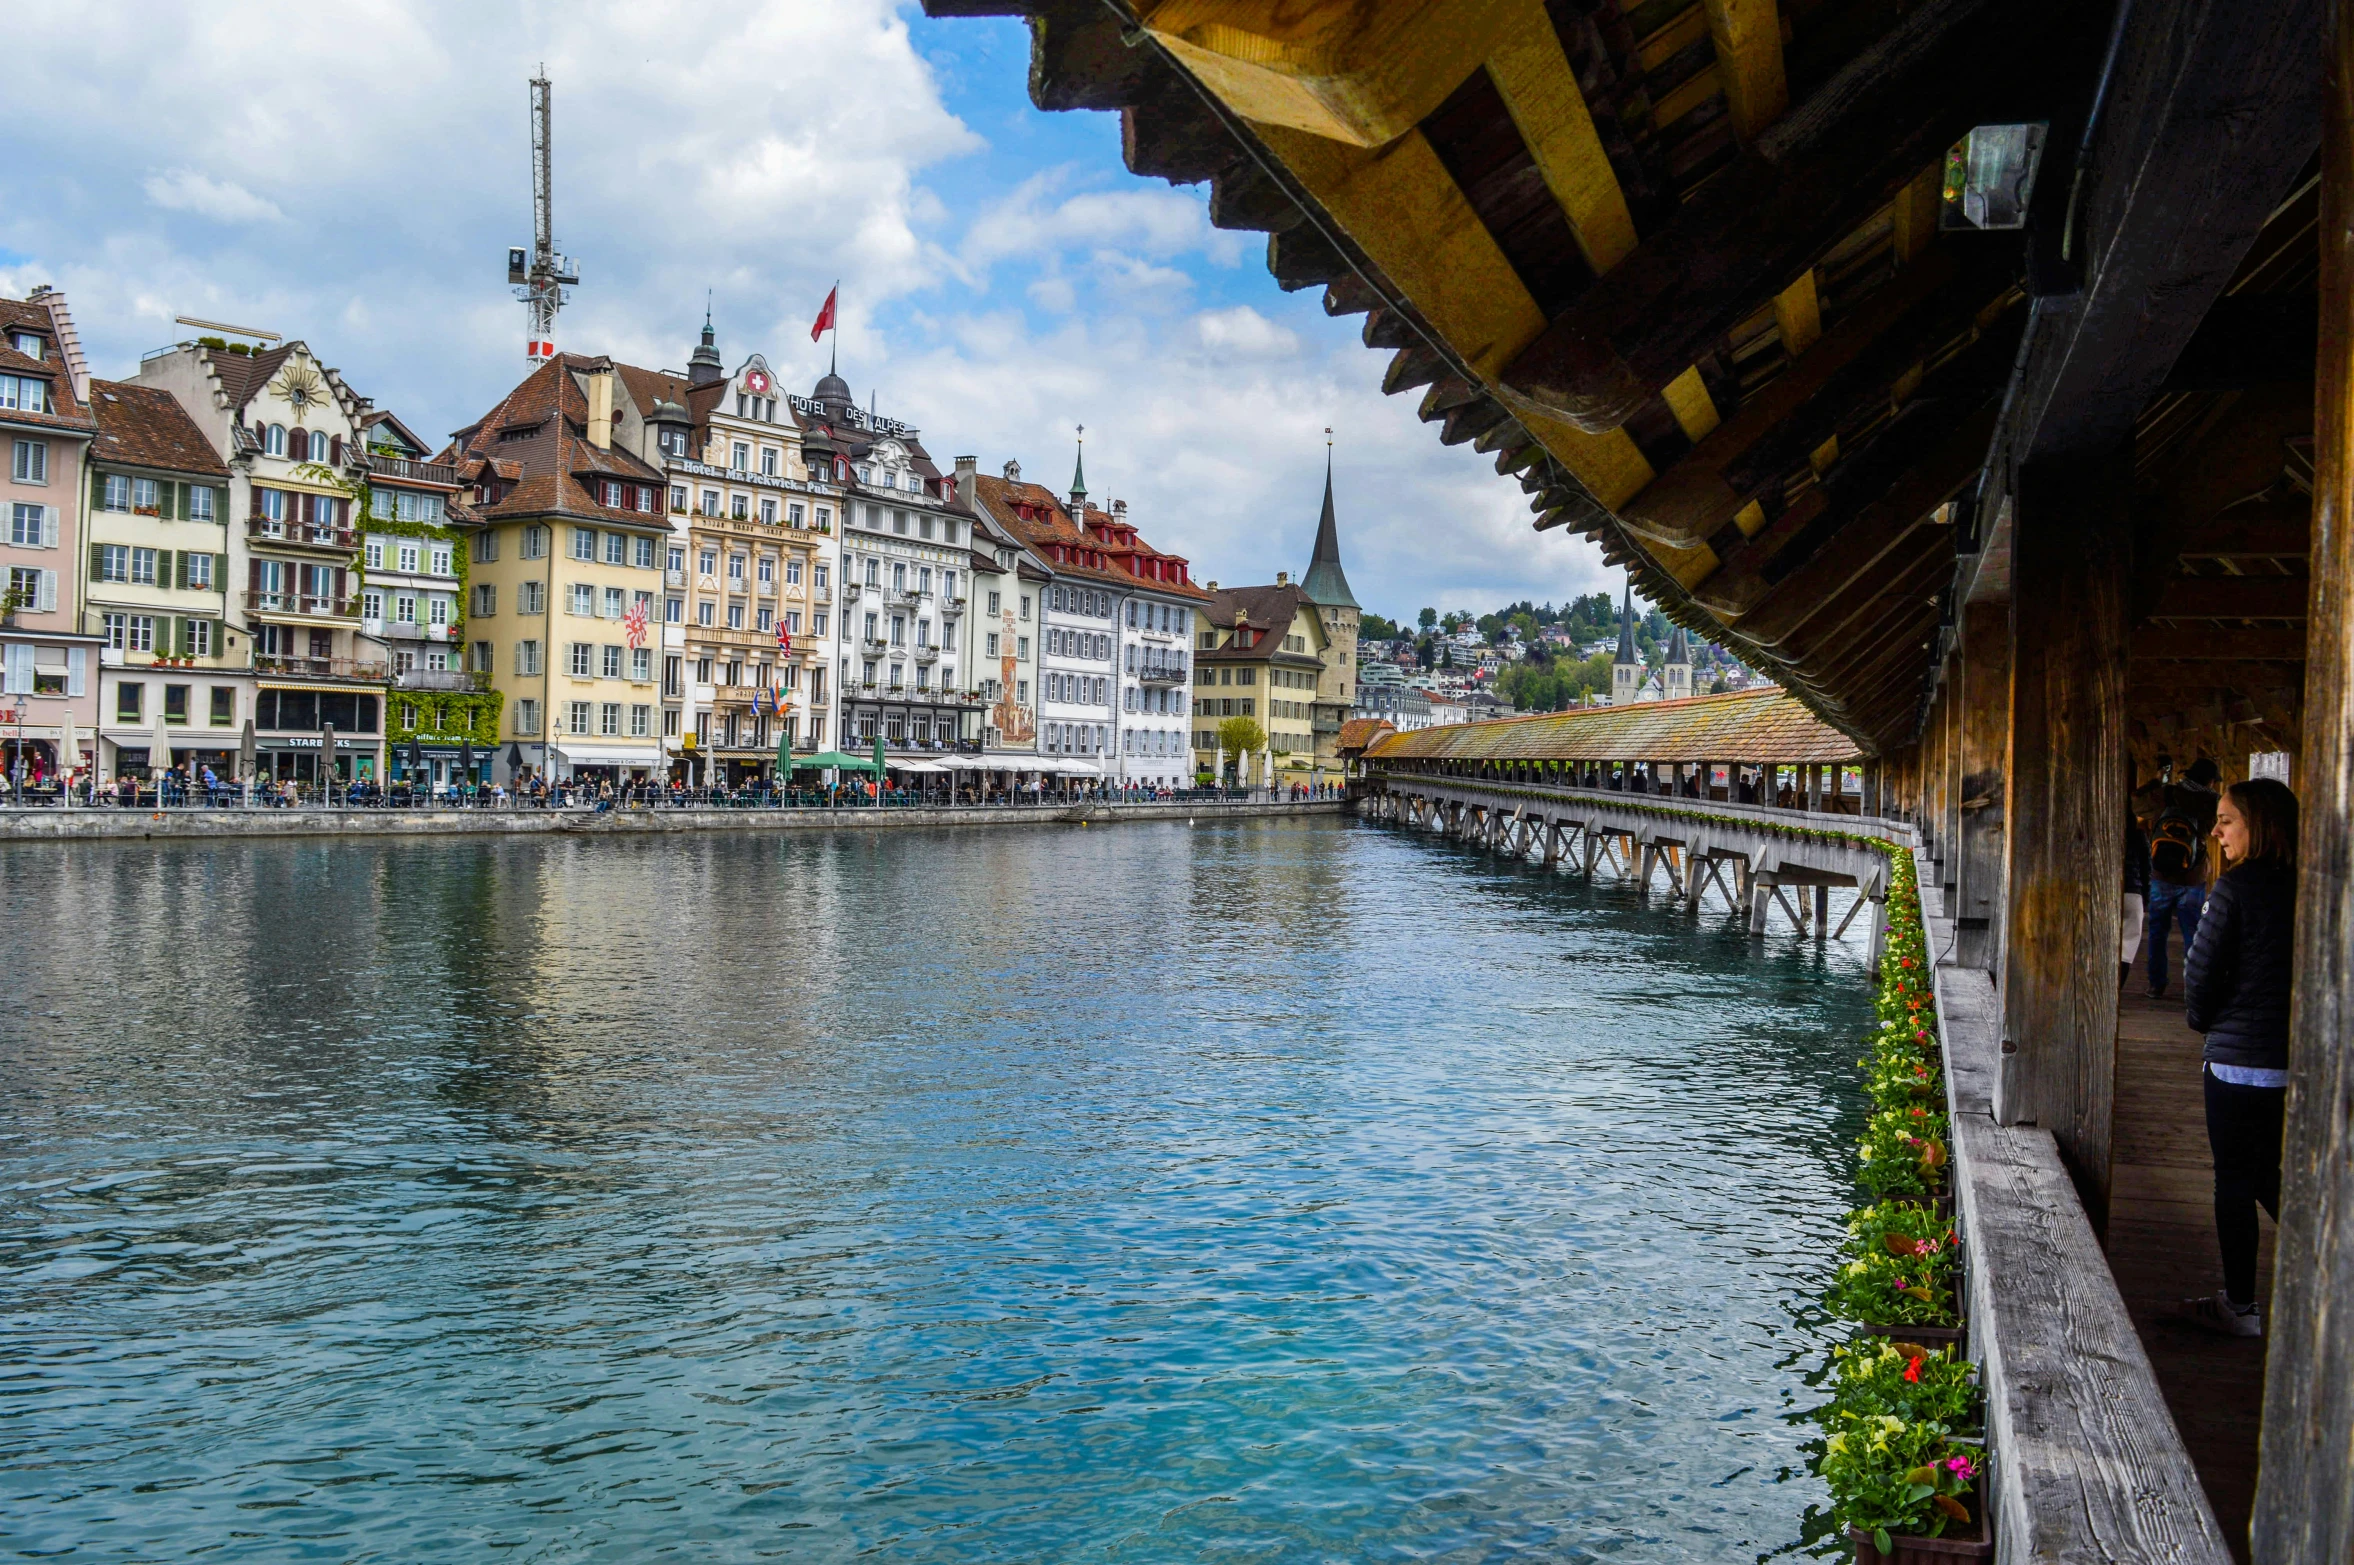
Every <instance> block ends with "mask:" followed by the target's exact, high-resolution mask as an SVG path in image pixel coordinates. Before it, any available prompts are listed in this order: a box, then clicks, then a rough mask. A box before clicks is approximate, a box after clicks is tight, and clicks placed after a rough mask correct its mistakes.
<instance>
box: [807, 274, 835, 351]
mask: <svg viewBox="0 0 2354 1565" xmlns="http://www.w3.org/2000/svg"><path fill="white" fill-rule="evenodd" d="M841 291H842V285H841V284H840V283H836V284H834V286H833V287H831V288H829V289H827V290H826V302H825V308H824V309H822V310H819V311H818V312H817V319H816V320H815V321H813V322H811V323H810V327H809V340H810V341H811V342H815V341H817V339H818V338H820V337H822V336H824V335H825V334H826V333H827V332H828V331H830V330H832V329H833V324H834V296H835V295H836V294H838V293H840V292H841Z"/></svg>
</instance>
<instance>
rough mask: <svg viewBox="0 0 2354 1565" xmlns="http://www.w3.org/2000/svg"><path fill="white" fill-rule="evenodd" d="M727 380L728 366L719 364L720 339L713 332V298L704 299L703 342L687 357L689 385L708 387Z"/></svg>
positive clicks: (696, 345) (706, 297)
mask: <svg viewBox="0 0 2354 1565" xmlns="http://www.w3.org/2000/svg"><path fill="white" fill-rule="evenodd" d="M725 379H727V366H726V365H724V364H722V363H720V362H719V339H718V338H717V337H715V336H714V335H713V334H712V331H711V297H710V295H709V294H705V295H704V297H703V340H702V341H701V342H699V343H697V344H695V351H694V352H693V353H691V354H689V355H687V384H688V385H690V386H708V385H710V384H711V383H712V382H713V381H715V380H725Z"/></svg>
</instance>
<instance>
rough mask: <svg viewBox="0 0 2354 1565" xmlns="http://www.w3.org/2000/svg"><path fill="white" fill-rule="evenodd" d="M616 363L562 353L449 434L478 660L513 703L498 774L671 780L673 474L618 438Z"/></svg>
mask: <svg viewBox="0 0 2354 1565" xmlns="http://www.w3.org/2000/svg"><path fill="white" fill-rule="evenodd" d="M614 382H615V375H614V365H613V361H612V360H610V359H607V358H601V357H600V358H588V357H584V356H582V355H579V354H560V355H558V356H557V357H556V358H554V359H551V360H549V361H548V362H547V363H546V364H544V365H542V366H541V367H539V368H538V369H535V370H533V371H532V372H531V374H530V375H529V376H528V377H526V378H525V379H524V381H523V382H522V384H521V385H519V386H517V387H516V388H515V389H514V390H513V391H512V392H510V393H508V394H507V396H506V398H505V399H504V400H503V401H501V402H500V403H499V404H498V406H497V407H495V408H493V409H492V410H491V411H490V412H489V413H488V414H486V415H485V416H484V417H482V418H481V419H480V420H478V421H477V422H475V423H474V424H472V425H470V426H469V427H467V428H465V429H462V430H460V431H458V433H457V434H456V435H455V436H453V437H452V443H451V446H450V448H449V449H448V450H447V451H445V452H444V453H443V455H442V456H441V457H440V458H439V460H441V461H443V462H449V463H454V464H456V465H457V466H458V467H459V469H460V471H461V475H462V477H463V478H464V480H465V481H466V483H467V484H468V485H469V486H470V489H471V494H472V498H473V502H474V508H475V511H476V514H477V515H478V516H479V517H480V518H481V521H482V527H481V529H480V531H478V532H477V533H476V534H475V535H474V540H473V545H472V549H473V560H472V570H471V572H470V573H469V574H470V580H471V588H470V593H469V598H470V601H469V602H468V605H467V609H468V613H467V636H468V639H469V646H468V654H469V661H470V663H471V664H472V665H473V666H474V667H476V668H483V667H487V668H488V670H489V672H490V675H491V681H492V686H493V688H494V689H496V690H497V691H499V693H500V694H501V695H502V696H503V697H504V702H503V706H504V710H503V712H502V713H501V728H502V730H503V731H502V733H501V735H500V738H501V740H502V743H501V745H500V749H499V754H498V757H497V760H496V763H495V765H494V771H493V775H494V776H495V777H497V778H499V779H500V780H505V779H507V778H508V777H510V776H511V775H516V774H519V773H531V774H534V775H538V776H543V777H546V778H549V779H551V780H553V781H559V782H561V781H566V780H571V781H575V782H580V783H585V784H596V783H602V782H611V783H614V784H616V785H618V784H623V783H627V782H631V781H637V780H644V779H649V778H655V777H658V776H659V775H660V771H661V766H660V763H661V753H662V752H661V742H660V734H661V720H660V716H659V713H660V710H661V698H660V694H659V686H658V685H657V683H656V671H657V665H658V659H659V657H660V640H661V618H662V615H661V605H660V601H659V600H660V597H661V590H662V572H663V564H664V560H665V557H666V550H667V546H668V543H669V539H670V522H669V518H668V516H667V515H666V514H665V506H664V487H665V480H664V475H663V474H662V472H661V471H660V470H658V469H656V468H654V467H653V466H651V465H649V464H648V463H647V462H646V461H644V460H643V459H642V458H640V457H638V456H636V455H634V454H633V453H632V452H631V451H629V450H628V449H627V448H626V446H625V444H624V443H622V442H617V441H616V440H615V438H614V426H615V415H614V403H615V384H614Z"/></svg>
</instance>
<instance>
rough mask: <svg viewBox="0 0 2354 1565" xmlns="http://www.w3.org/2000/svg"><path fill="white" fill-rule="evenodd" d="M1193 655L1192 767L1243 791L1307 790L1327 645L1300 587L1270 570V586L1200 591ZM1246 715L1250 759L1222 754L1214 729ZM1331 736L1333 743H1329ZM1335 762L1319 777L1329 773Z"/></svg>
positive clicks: (1317, 617) (1217, 730)
mask: <svg viewBox="0 0 2354 1565" xmlns="http://www.w3.org/2000/svg"><path fill="white" fill-rule="evenodd" d="M1209 588H1210V601H1209V603H1208V604H1206V605H1205V606H1203V608H1202V609H1201V610H1200V611H1199V615H1200V617H1199V619H1198V620H1197V621H1196V630H1195V639H1196V643H1197V645H1196V647H1195V649H1194V654H1193V714H1194V716H1193V749H1194V766H1195V768H1196V769H1197V770H1198V771H1205V772H1209V773H1211V774H1213V775H1214V776H1216V778H1217V779H1218V781H1219V782H1221V783H1231V784H1236V785H1240V786H1246V787H1266V786H1269V785H1276V786H1281V785H1285V784H1289V783H1294V782H1308V781H1310V780H1311V779H1312V778H1313V777H1314V776H1315V774H1316V762H1315V756H1316V737H1317V736H1316V707H1317V704H1318V690H1319V688H1320V687H1321V685H1322V683H1323V679H1324V671H1325V654H1326V652H1327V650H1328V649H1329V646H1330V642H1329V640H1328V638H1327V636H1326V633H1325V628H1324V619H1323V617H1322V616H1321V615H1320V614H1319V613H1318V612H1317V606H1316V604H1315V603H1314V602H1313V601H1312V600H1311V599H1310V598H1309V597H1308V594H1307V591H1306V589H1305V588H1304V587H1302V586H1301V585H1300V584H1298V583H1296V582H1294V581H1292V580H1291V579H1290V578H1289V576H1288V575H1287V574H1285V573H1282V572H1278V573H1277V574H1276V577H1275V585H1274V586H1272V587H1232V588H1228V589H1226V590H1225V591H1220V590H1219V588H1218V584H1217V583H1216V582H1211V583H1209ZM1235 717H1247V718H1249V719H1251V721H1253V722H1254V723H1256V724H1257V725H1258V727H1259V730H1260V733H1261V735H1262V738H1261V742H1260V744H1259V747H1258V749H1257V750H1256V751H1255V752H1251V753H1243V754H1229V753H1227V751H1226V750H1225V749H1224V748H1223V746H1222V744H1221V741H1220V738H1219V733H1220V728H1219V725H1220V724H1222V723H1224V722H1225V721H1226V720H1227V719H1228V718H1235ZM1336 737H1337V736H1336ZM1336 765H1337V761H1336V762H1334V763H1330V764H1328V765H1327V766H1326V767H1325V770H1327V771H1330V770H1333V769H1334V767H1335V766H1336Z"/></svg>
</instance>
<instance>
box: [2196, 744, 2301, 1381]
mask: <svg viewBox="0 0 2354 1565" xmlns="http://www.w3.org/2000/svg"><path fill="white" fill-rule="evenodd" d="M2215 837H2216V842H2217V844H2218V846H2219V847H2220V848H2221V849H2222V851H2223V861H2224V869H2223V873H2222V874H2220V875H2218V876H2217V877H2216V879H2215V885H2214V888H2213V889H2212V890H2211V891H2210V892H2209V893H2208V895H2207V898H2206V911H2205V912H2204V914H2203V915H2202V916H2201V917H2200V919H2199V932H2198V937H2197V939H2196V941H2195V943H2194V944H2193V945H2192V946H2191V949H2190V951H2189V953H2188V954H2187V955H2185V956H2184V958H2183V963H2182V983H2183V995H2184V998H2185V1000H2186V1001H2187V1002H2188V1012H2189V1014H2188V1020H2189V1022H2190V1025H2191V1030H2192V1031H2194V1032H2199V1033H2204V1034H2206V1037H2207V1044H2206V1048H2205V1050H2204V1051H2203V1052H2204V1066H2203V1068H2202V1071H2201V1075H2202V1077H2203V1078H2204V1086H2205V1090H2206V1100H2207V1145H2208V1147H2209V1148H2210V1150H2212V1151H2213V1153H2214V1155H2215V1237H2216V1239H2217V1240H2218V1242H2219V1243H2220V1246H2221V1248H2222V1251H2223V1291H2222V1292H2220V1293H2217V1294H2214V1295H2212V1296H2204V1297H2200V1298H2196V1299H2185V1300H2184V1301H2183V1303H2182V1308H2181V1311H2180V1315H2179V1318H2180V1319H2181V1320H2183V1321H2184V1322H2186V1323H2187V1324H2190V1325H2193V1326H2197V1327H2200V1328H2201V1329H2203V1330H2207V1331H2213V1332H2219V1333H2221V1334H2223V1335H2225V1336H2230V1337H2260V1336H2262V1335H2263V1334H2264V1324H2263V1320H2262V1318H2261V1317H2260V1316H2259V1315H2258V1313H2257V1309H2256V1207H2257V1205H2258V1203H2262V1205H2263V1207H2264V1209H2265V1210H2266V1211H2267V1212H2270V1213H2271V1214H2272V1215H2273V1218H2274V1220H2275V1221H2277V1220H2278V1219H2279V1217H2280V1139H2281V1116H2282V1109H2283V1106H2284V1105H2285V1103H2286V1100H2287V1098H2288V1085H2289V1071H2288V1066H2289V981H2290V975H2291V973H2292V971H2293V963H2294V956H2295V949H2296V940H2295V931H2296V897H2297V798H2296V795H2295V794H2293V793H2291V792H2289V790H2288V788H2287V787H2286V786H2284V785H2283V784H2281V783H2279V782H2277V781H2275V780H2273V779H2272V778H2269V777H2256V778H2251V779H2249V780H2248V781H2246V782H2240V783H2234V784H2232V785H2231V787H2230V789H2229V790H2227V791H2226V792H2225V793H2224V795H2223V796H2222V798H2221V799H2220V800H2219V801H2218V803H2217V807H2216V811H2215Z"/></svg>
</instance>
